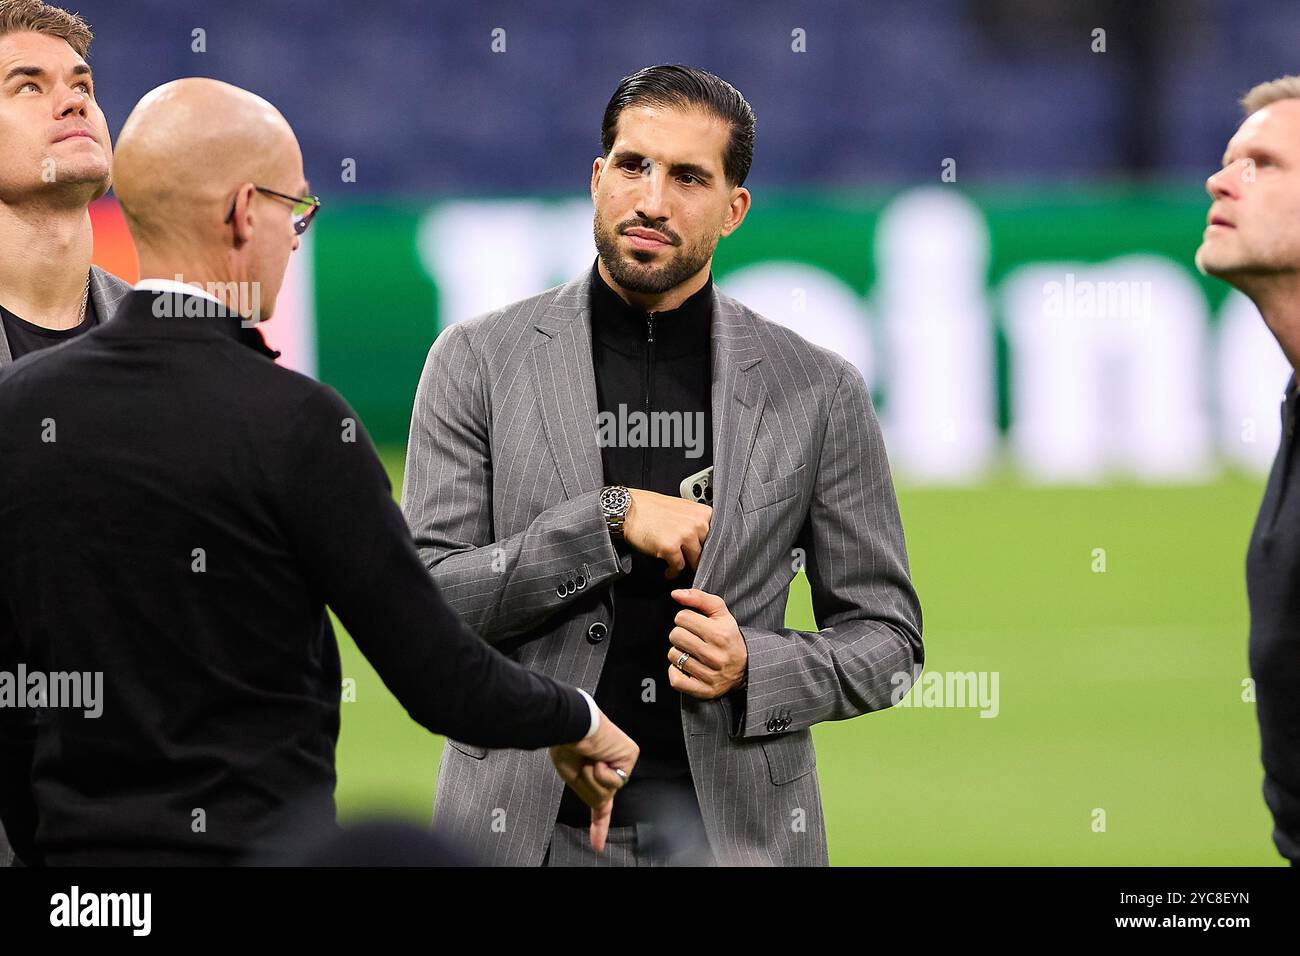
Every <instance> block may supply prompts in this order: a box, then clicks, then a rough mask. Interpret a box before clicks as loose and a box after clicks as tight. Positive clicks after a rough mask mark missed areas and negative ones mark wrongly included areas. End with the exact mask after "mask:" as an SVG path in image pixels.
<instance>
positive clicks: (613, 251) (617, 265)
mask: <svg viewBox="0 0 1300 956" xmlns="http://www.w3.org/2000/svg"><path fill="white" fill-rule="evenodd" d="M647 228H653V227H647ZM592 233H593V235H594V237H595V240H596V254H597V255H599V256H600V261H601V262H603V263H604V264H605V269H606V271H607V272H609V274H610V276H612V277H613V279H614V281H615V282H617V283H618V284H619V285H620V286H621V287H622V288H624V289H626V290H627V291H628V292H635V293H637V294H639V295H662V294H663V293H665V292H667V291H668V290H670V289H675V288H677V287H678V286H679V285H681V284H682V283H683V282H685V281H686V280H687V279H689V278H690V277H691V276H693V275H695V273H697V272H699V271H700V270H701V269H703V268H704V266H705V264H706V263H707V262H708V261H709V257H710V256H712V255H713V250H714V248H715V247H716V246H717V242H716V240H715V241H714V242H713V243H707V242H701V243H699V244H697V245H694V246H690V247H688V248H683V249H682V251H681V253H680V254H679V255H677V256H674V257H673V258H671V259H669V260H668V262H666V263H665V264H664V265H662V266H659V267H658V268H654V269H648V270H647V269H637V268H635V267H633V266H632V265H630V264H629V263H628V261H627V260H626V259H625V258H624V256H623V253H622V252H620V251H619V248H618V240H619V234H618V233H617V232H615V231H614V230H611V229H603V228H601V220H600V216H596V217H595V219H594V225H593V227H592ZM656 254H657V253H654V252H633V253H631V256H632V258H633V259H635V260H636V261H637V262H641V263H647V262H650V261H651V259H652V258H653V257H654V256H655V255H656ZM658 254H660V255H661V254H662V253H658Z"/></svg>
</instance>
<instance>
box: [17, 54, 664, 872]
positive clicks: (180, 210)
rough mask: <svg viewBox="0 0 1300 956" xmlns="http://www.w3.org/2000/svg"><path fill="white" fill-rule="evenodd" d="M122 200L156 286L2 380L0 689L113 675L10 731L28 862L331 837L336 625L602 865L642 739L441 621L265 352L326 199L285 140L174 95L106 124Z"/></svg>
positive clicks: (166, 90)
mask: <svg viewBox="0 0 1300 956" xmlns="http://www.w3.org/2000/svg"><path fill="white" fill-rule="evenodd" d="M116 182H117V192H118V198H119V200H120V202H121V204H122V208H123V210H124V212H125V215H126V219H127V224H128V226H129V227H130V229H131V234H132V236H133V237H134V239H135V242H136V247H137V250H138V252H139V257H140V272H141V275H142V276H144V277H145V278H144V279H143V280H142V281H141V282H140V283H138V284H137V285H136V287H135V291H134V292H133V293H132V294H131V295H129V296H128V297H127V298H126V300H125V301H124V303H123V305H122V307H121V309H120V310H119V311H118V313H117V314H116V316H115V317H114V319H113V321H112V322H109V323H107V324H105V325H104V326H102V327H100V328H97V329H95V330H93V331H92V332H90V333H88V334H87V335H85V336H83V337H82V338H80V339H78V340H77V341H76V342H72V343H69V344H68V345H66V346H64V347H62V348H59V349H54V350H50V351H48V352H45V353H42V354H40V355H35V356H29V357H28V358H26V359H23V360H22V361H20V362H18V363H16V364H15V365H14V366H12V368H11V369H10V370H9V371H8V372H6V373H5V374H3V375H0V461H4V462H5V465H6V467H4V468H0V669H3V668H6V667H11V666H12V667H16V666H17V665H18V664H19V663H21V664H22V665H23V666H24V667H25V668H26V670H27V672H28V673H32V672H46V673H51V674H53V673H66V674H74V675H89V676H90V677H91V678H95V679H96V680H99V679H102V686H101V690H100V693H99V695H98V699H97V701H96V703H95V708H94V709H96V710H98V713H97V714H95V713H94V712H93V710H92V711H89V712H88V711H86V710H85V708H81V709H74V708H68V707H60V706H47V707H45V708H43V709H42V712H41V714H40V715H39V717H37V716H34V715H33V712H32V711H27V710H19V709H16V708H0V791H2V793H0V796H3V800H0V815H3V817H4V822H5V824H6V826H7V827H9V828H10V836H11V839H12V841H13V844H14V848H15V849H16V850H17V851H18V853H19V854H20V856H22V858H23V860H24V862H27V863H30V864H38V865H39V864H50V865H103V864H108V865H135V864H163V865H175V864H226V863H238V862H243V861H248V860H249V859H250V858H256V859H260V860H268V859H277V858H279V859H287V858H290V857H291V856H292V855H293V854H294V853H295V852H297V851H299V850H301V848H302V847H304V846H306V845H309V844H311V843H313V842H315V841H320V840H325V839H328V838H329V836H330V833H331V831H332V830H333V829H334V826H335V808H334V784H335V769H334V751H335V744H336V742H337V737H338V730H339V716H340V713H339V710H340V708H339V705H340V700H339V698H340V689H341V681H342V674H341V671H340V662H339V653H338V647H337V645H336V643H335V640H334V634H333V631H332V630H331V627H330V619H329V617H328V614H327V612H326V606H327V605H328V606H329V607H330V608H332V609H333V610H334V611H335V613H337V615H338V617H339V619H340V620H341V621H342V623H343V624H344V626H345V627H347V629H348V631H349V632H350V633H351V635H352V637H353V638H354V639H355V641H356V643H357V646H358V647H359V648H360V649H361V651H362V652H363V653H364V654H365V655H366V657H367V659H368V660H369V661H370V663H371V664H372V665H373V666H374V668H375V670H376V671H377V672H378V673H379V676H380V677H381V678H382V679H383V680H384V682H385V683H386V684H387V686H388V687H389V689H390V690H391V691H392V692H393V693H394V695H395V696H396V697H397V699H398V700H399V701H400V702H401V703H402V704H403V705H404V706H405V707H406V709H407V711H408V712H409V713H410V715H411V716H412V717H413V718H414V719H415V720H416V721H417V722H419V723H420V724H422V725H423V726H424V727H426V728H428V729H429V730H431V731H434V732H437V733H444V734H449V735H452V736H454V737H456V738H457V739H458V740H468V741H471V742H473V743H475V744H477V745H480V746H484V747H500V748H512V749H524V750H537V749H540V748H542V747H549V748H551V751H550V755H551V759H552V761H553V762H554V764H555V767H556V769H557V771H558V773H559V775H560V777H561V778H562V779H563V780H565V781H566V782H567V783H568V784H569V785H570V786H571V787H572V788H573V789H574V791H575V792H576V793H577V794H578V795H579V797H580V798H581V799H582V800H583V801H584V802H585V803H586V804H587V805H588V806H590V807H591V812H592V824H591V831H590V839H591V842H592V846H593V848H594V849H596V850H598V851H599V850H600V849H601V848H602V847H603V845H604V839H605V835H606V834H607V832H608V827H609V820H610V813H611V810H612V801H613V796H614V794H615V792H617V791H618V790H619V789H620V788H621V787H622V786H623V784H624V782H625V781H626V780H627V779H628V777H629V775H630V774H631V771H632V768H633V766H634V764H635V763H636V759H637V756H638V750H637V747H636V745H635V744H634V743H633V742H632V741H631V740H630V739H629V738H628V737H627V736H626V735H625V734H624V733H623V732H622V731H620V730H619V729H618V728H617V727H616V726H615V725H614V724H613V723H612V722H611V721H610V720H608V718H606V717H605V716H604V715H603V714H601V713H600V711H599V708H597V707H596V705H595V702H594V701H593V700H592V698H591V696H590V695H588V694H586V693H585V692H583V691H580V690H577V689H576V688H573V687H570V686H566V685H563V684H561V683H558V682H556V681H554V680H552V679H550V678H548V677H545V676H542V675H540V674H535V673H532V672H531V671H529V670H527V669H526V668H524V667H521V666H519V665H518V664H515V663H514V662H512V661H510V660H509V659H508V658H506V657H505V656H503V655H502V654H500V653H499V652H498V651H496V650H495V649H493V648H491V647H489V646H488V645H487V644H486V643H485V642H484V641H482V640H481V639H480V638H479V637H478V636H477V635H475V634H474V633H473V632H472V631H471V630H469V628H468V627H467V626H466V625H465V624H464V623H463V622H462V621H461V620H460V619H459V618H458V617H457V616H456V614H455V613H454V612H453V611H452V610H451V609H450V607H449V606H448V605H447V603H446V602H445V601H444V600H443V598H442V596H441V594H440V593H439V591H438V588H437V586H436V584H434V582H433V580H432V579H431V578H430V576H429V574H428V572H427V571H426V570H425V568H424V565H423V564H422V563H421V561H420V559H419V556H418V555H417V554H416V551H415V547H414V544H413V543H412V541H411V538H410V534H409V531H408V530H407V526H406V523H405V521H404V520H403V518H402V515H401V512H400V511H399V510H398V508H397V505H396V503H395V502H394V501H393V499H392V492H391V487H390V485H389V482H388V479H387V476H386V475H385V473H384V470H383V467H382V466H381V464H380V462H379V460H378V457H377V455H376V454H375V450H374V448H373V446H372V445H371V443H370V441H369V439H368V437H367V436H366V434H365V431H364V429H362V428H361V426H360V423H359V422H358V421H357V419H356V415H355V413H354V412H353V411H352V410H351V408H349V406H348V405H347V403H346V402H345V401H344V400H343V399H342V398H341V397H340V396H339V395H338V393H336V392H335V391H334V390H333V389H331V388H329V387H328V386H325V385H322V384H320V383H318V382H315V381H313V380H312V379H310V378H307V377H306V376H303V375H299V374H297V373H295V372H291V371H289V370H287V369H284V368H281V367H279V366H277V365H276V364H275V361H274V359H275V355H276V353H274V352H272V351H271V350H270V349H268V348H267V346H266V344H265V342H264V340H263V339H262V336H261V333H260V331H259V330H258V327H257V326H258V324H259V323H260V322H262V321H266V320H268V319H270V318H271V316H272V315H273V314H274V311H275V303H276V298H277V296H278V293H279V290H280V284H281V281H282V279H283V277H284V272H285V267H286V265H287V264H288V259H289V256H290V255H292V253H293V252H294V250H296V249H297V248H298V246H299V237H300V236H301V235H302V232H303V230H305V229H306V228H307V225H308V224H309V223H310V221H311V218H312V216H313V215H314V214H315V212H316V210H317V209H318V208H319V205H320V203H319V200H317V199H316V198H315V197H312V196H309V195H306V194H307V192H308V186H307V182H306V180H305V178H304V176H303V164H302V155H301V152H300V150H299V147H298V143H297V140H296V138H295V137H294V135H293V131H292V130H291V129H290V127H289V125H288V123H287V122H286V121H285V120H284V117H283V116H281V115H280V114H279V112H278V111H276V109H275V108H274V107H273V106H271V104H270V103H267V102H266V101H265V100H263V99H261V98H260V97H257V96H254V95H253V94H251V93H248V92H247V91H244V90H240V89H238V88H236V87H232V86H229V85H227V84H225V83H219V82H217V81H215V80H208V79H197V78H191V79H186V80H178V81H175V82H173V83H168V84H166V85H164V86H162V87H159V88H158V89H156V90H154V91H153V92H151V93H149V94H148V95H146V96H145V98H144V99H143V100H141V102H140V103H139V104H138V105H137V106H136V108H135V110H134V111H133V112H132V114H131V117H130V118H129V119H128V120H127V122H126V125H125V126H124V127H123V129H122V132H121V135H120V136H119V140H118V151H117V159H116ZM227 210H229V212H227ZM177 276H179V277H180V279H179V280H178V279H177V278H176V277H177ZM249 288H251V289H252V294H251V295H249V294H248V289H249ZM69 382H75V383H76V386H75V388H69V387H68V384H67V383H69ZM96 675H98V677H96ZM47 703H53V702H47Z"/></svg>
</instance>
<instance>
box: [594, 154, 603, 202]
mask: <svg viewBox="0 0 1300 956" xmlns="http://www.w3.org/2000/svg"><path fill="white" fill-rule="evenodd" d="M604 168H605V157H604V156H597V157H596V159H595V161H594V162H593V163H592V164H591V202H592V204H593V205H594V204H595V202H596V187H597V186H598V185H599V183H600V173H601V170H603V169H604Z"/></svg>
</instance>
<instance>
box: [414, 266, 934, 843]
mask: <svg viewBox="0 0 1300 956" xmlns="http://www.w3.org/2000/svg"><path fill="white" fill-rule="evenodd" d="M589 283H590V273H588V274H586V275H584V276H583V277H582V278H579V279H576V280H574V281H572V282H569V283H567V284H565V285H561V286H557V287H556V288H553V289H549V290H547V291H546V292H543V293H541V294H540V295H536V296H533V297H532V298H529V299H525V300H523V301H521V302H517V303H514V304H513V305H510V306H507V307H506V308H504V309H501V310H500V311H497V312H493V313H491V314H488V315H484V316H480V317H478V318H475V319H471V320H468V321H464V322H460V323H458V324H456V325H453V326H451V327H450V328H449V329H447V330H446V331H445V332H444V333H443V334H442V335H440V336H439V337H438V339H437V341H436V342H434V344H433V347H432V348H431V349H430V351H429V356H428V360H427V362H426V363H425V367H424V372H423V374H422V376H421V379H420V384H419V388H418V391H417V393H416V397H415V409H414V415H413V418H412V422H411V434H410V445H409V448H408V455H407V459H406V475H405V486H404V488H403V494H402V507H403V510H404V512H405V514H406V517H407V521H408V522H409V523H410V525H411V528H412V532H413V534H414V536H415V540H416V544H417V545H418V547H419V549H420V554H421V555H422V556H423V558H424V561H425V564H426V565H427V566H428V567H429V569H430V571H431V572H432V573H433V575H434V577H435V579H436V580H437V582H438V584H439V586H440V587H441V589H442V592H443V594H444V595H445V597H446V598H447V600H448V601H449V602H450V603H451V605H452V607H454V608H455V609H456V610H457V611H458V612H459V613H460V614H461V615H462V616H463V617H464V618H465V619H466V620H467V621H468V622H469V623H470V624H471V625H472V626H473V627H474V628H476V629H477V630H478V632H479V634H480V635H482V636H483V638H484V639H486V640H487V641H489V642H491V643H493V644H494V645H496V646H497V647H498V648H500V649H501V650H503V651H505V652H506V653H509V654H510V655H511V656H512V657H514V658H515V659H516V660H518V661H520V662H521V663H523V664H525V665H526V666H528V667H531V668H532V669H534V670H536V671H540V672H541V673H544V674H549V675H551V676H552V677H555V678H557V679H559V680H563V681H567V682H569V683H571V684H574V685H576V686H578V687H582V688H584V689H586V690H587V691H589V692H593V693H594V691H595V689H596V683H597V681H598V680H599V678H600V671H601V665H602V663H603V661H604V657H605V652H606V650H607V649H608V647H609V641H617V640H618V639H619V629H618V620H617V611H618V609H617V608H616V607H614V606H613V599H612V596H611V594H610V588H609V587H608V585H609V584H610V583H611V582H612V581H613V580H614V579H615V577H616V576H618V575H621V574H624V573H626V572H627V571H628V570H629V569H630V564H631V562H630V558H623V562H624V563H620V558H619V555H618V552H617V551H615V549H614V547H613V545H612V544H611V542H610V538H609V534H608V532H607V530H606V528H605V524H604V520H603V518H602V516H601V512H600V506H599V494H600V488H601V486H602V484H603V480H602V466H601V458H600V449H599V446H598V444H597V439H596V414H597V406H596V388H595V377H594V373H593V370H592V359H591V316H590V311H589V307H588V291H589ZM712 341H713V350H712V351H713V357H712V376H713V377H712V382H713V385H712V405H713V422H714V445H713V447H714V462H715V472H714V475H715V492H714V512H713V516H712V522H711V525H710V530H709V535H708V538H707V539H706V542H705V547H704V549H703V553H702V555H701V558H700V564H699V567H698V568H697V571H696V576H695V586H696V587H697V588H701V589H703V590H705V591H710V592H712V593H716V594H719V595H721V597H722V598H723V599H724V600H725V601H726V602H727V606H728V608H729V609H730V611H731V613H732V615H733V616H734V617H735V618H736V621H737V622H738V623H739V625H740V629H741V633H742V634H743V635H744V638H745V642H746V645H747V646H748V650H749V683H748V687H747V688H746V689H745V690H744V691H736V692H734V694H732V695H727V697H724V698H721V699H718V700H707V701H706V700H698V699H696V698H693V697H689V696H686V695H683V697H682V732H683V734H684V735H685V740H686V745H687V752H688V756H689V759H690V765H691V770H692V775H693V777H694V781H695V789H696V793H697V795H698V797H699V801H700V808H701V810H702V812H703V816H704V822H705V826H706V829H707V832H708V836H709V842H710V844H711V846H712V849H713V852H714V855H715V857H716V858H717V859H718V861H719V862H721V863H723V864H774V865H786V864H802V865H824V864H826V863H827V862H828V858H827V846H826V832H825V826H824V822H823V816H822V807H821V796H820V790H819V785H818V780H817V774H816V773H815V772H814V771H815V768H816V757H815V754H814V751H813V742H812V735H811V733H810V732H809V727H811V726H812V725H813V724H815V723H817V722H818V721H823V720H842V719H844V718H847V717H855V716H857V715H859V714H863V713H867V712H869V711H873V710H881V709H883V708H886V707H888V706H890V704H891V692H892V691H893V690H894V689H895V687H896V686H897V684H896V683H895V682H893V681H891V676H892V675H894V674H897V673H900V672H907V673H909V674H911V673H913V672H914V668H916V667H919V665H920V664H921V662H922V659H923V648H922V644H921V612H920V607H919V605H918V602H917V598H916V594H915V592H914V590H913V588H912V585H911V582H910V580H909V576H908V565H907V554H906V549H905V546H904V541H903V530H902V525H901V522H900V520H899V515H898V507H897V504H896V501H895V498H894V489H893V483H892V481H891V478H890V473H889V465H888V461H887V459H886V456H885V447H884V443H883V441H882V439H881V434H880V428H879V425H878V424H877V421H876V416H875V412H874V410H873V408H872V405H871V400H870V397H869V395H868V393H867V390H866V387H865V384H864V382H863V380H862V376H861V375H860V374H859V373H858V371H857V370H856V369H855V368H854V367H853V366H852V365H850V364H849V363H848V362H847V361H846V360H844V359H843V358H841V357H840V356H838V355H836V354H834V353H833V352H830V351H828V350H826V349H823V348H819V347H817V346H814V345H812V344H810V343H808V342H807V341H805V340H804V339H802V338H801V337H799V336H798V335H796V334H795V333H793V332H791V331H790V330H788V329H786V328H784V327H783V326H780V325H777V324H775V323H773V322H769V321H767V320H766V319H764V318H762V317H761V316H759V315H757V314H755V313H754V312H752V311H751V310H749V309H748V308H746V307H745V306H743V305H741V304H740V303H739V302H736V301H735V300H733V299H731V298H729V297H728V296H726V295H723V294H722V293H720V292H718V291H717V290H716V288H715V290H714V293H713V324H712ZM796 547H799V548H803V549H804V552H805V554H806V571H807V574H808V580H809V582H810V584H811V588H812V595H813V605H814V611H815V614H816V618H817V623H818V626H819V627H820V628H821V630H819V631H811V632H802V631H795V630H789V629H786V628H785V626H784V616H785V606H786V598H787V592H788V588H789V584H790V581H791V580H792V578H793V577H794V574H795V566H796V565H795V562H794V561H793V560H792V550H793V549H794V548H796ZM570 582H577V583H578V584H581V585H582V586H581V587H578V586H577V585H576V584H571V583H570ZM596 622H602V623H604V624H606V625H607V627H608V628H609V634H608V638H607V639H606V640H603V641H598V642H592V641H591V640H588V634H589V628H590V627H591V625H592V624H594V623H596ZM664 650H665V654H666V653H667V635H666V634H665V635H664ZM665 667H666V665H665ZM665 679H666V676H665ZM732 696H735V697H736V698H737V699H736V700H732V699H731V697H732ZM562 787H563V785H562V783H561V781H560V780H559V778H558V777H557V776H556V775H555V773H554V770H553V769H552V767H551V765H550V759H549V756H548V754H547V752H546V751H545V750H541V751H520V750H499V751H492V752H488V751H485V750H483V749H482V748H479V747H471V746H468V745H465V744H462V743H460V742H458V741H449V742H448V746H447V747H446V748H445V749H444V752H443V758H442V763H441V766H440V768H439V771H438V786H437V795H436V797H435V800H434V822H435V825H437V826H439V827H445V828H447V829H448V830H449V831H450V832H451V833H452V834H454V835H455V836H457V837H459V838H461V839H463V840H466V841H468V842H469V843H470V845H472V846H473V847H474V848H475V849H476V850H477V852H478V853H479V854H480V855H481V856H482V857H484V858H486V859H487V860H488V861H490V862H492V863H497V864H510V865H531V866H536V865H539V864H540V863H541V861H542V857H543V854H544V852H545V849H546V846H547V842H548V840H549V838H550V834H551V831H552V827H553V824H554V822H555V815H556V811H557V808H558V806H559V801H560V797H561V793H562Z"/></svg>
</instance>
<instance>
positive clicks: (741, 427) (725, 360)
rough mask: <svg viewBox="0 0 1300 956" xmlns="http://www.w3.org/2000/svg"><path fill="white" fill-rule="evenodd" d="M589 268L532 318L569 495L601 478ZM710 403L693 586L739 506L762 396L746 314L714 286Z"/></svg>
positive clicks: (543, 403) (537, 372)
mask: <svg viewBox="0 0 1300 956" xmlns="http://www.w3.org/2000/svg"><path fill="white" fill-rule="evenodd" d="M590 281H591V276H590V273H587V274H585V275H583V276H582V277H581V278H579V279H575V280H573V281H572V282H569V283H567V284H566V285H564V286H562V287H561V289H560V291H559V292H558V293H557V294H556V296H555V298H553V299H552V300H551V302H550V304H549V305H547V306H546V308H545V309H543V311H542V314H541V316H540V317H539V318H538V319H537V320H536V322H534V330H535V332H536V333H537V343H536V345H535V346H534V347H533V349H532V362H533V379H534V383H535V386H536V389H537V396H538V403H539V405H540V407H541V412H542V430H543V431H544V432H545V434H546V440H547V442H548V444H549V445H550V448H551V453H552V455H554V457H555V464H556V467H557V468H558V469H559V472H560V478H561V479H562V481H563V483H564V490H565V494H566V495H567V496H568V497H570V498H574V497H576V496H577V495H580V494H582V493H583V492H586V491H592V490H594V489H596V488H599V487H600V486H601V485H602V484H604V465H603V463H602V462H601V457H600V448H599V446H598V445H597V442H596V414H597V411H598V409H597V405H596V373H595V370H594V368H593V366H592V362H591V306H590V299H589V293H590ZM710 335H711V340H712V341H711V344H712V350H711V351H712V357H711V361H710V366H711V373H712V387H711V394H710V401H711V403H712V406H713V462H714V468H713V517H712V520H711V522H710V526H709V536H708V538H707V539H706V540H705V543H704V550H703V551H702V553H701V555H700V565H699V567H698V568H697V569H696V573H695V586H696V587H697V588H701V589H707V588H706V587H705V585H706V584H707V583H708V581H709V579H710V577H711V576H712V575H713V574H714V573H715V566H716V565H717V562H718V560H719V558H718V557H717V555H718V553H719V551H722V550H725V544H724V543H723V542H724V541H725V539H726V535H727V533H728V531H729V530H730V527H731V524H732V521H733V512H734V511H735V509H736V508H737V506H738V505H739V501H740V485H741V483H742V482H743V480H744V477H745V472H746V471H747V470H748V469H749V460H750V457H751V455H752V454H753V450H754V437H755V435H756V434H757V433H758V421H759V418H760V417H761V416H762V414H763V406H764V404H765V403H766V401H767V387H766V386H765V385H764V384H763V376H762V372H761V370H760V368H759V363H761V362H762V360H763V356H762V352H761V350H760V347H759V344H758V340H757V336H756V335H755V334H754V331H753V328H752V325H751V320H750V319H749V317H748V315H746V314H745V312H744V311H743V310H742V309H741V307H740V306H739V305H738V304H737V303H736V302H735V301H734V300H733V299H731V298H729V297H727V296H724V295H722V294H721V293H720V292H718V290H717V288H716V286H715V288H714V290H713V316H712V320H711V325H710Z"/></svg>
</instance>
